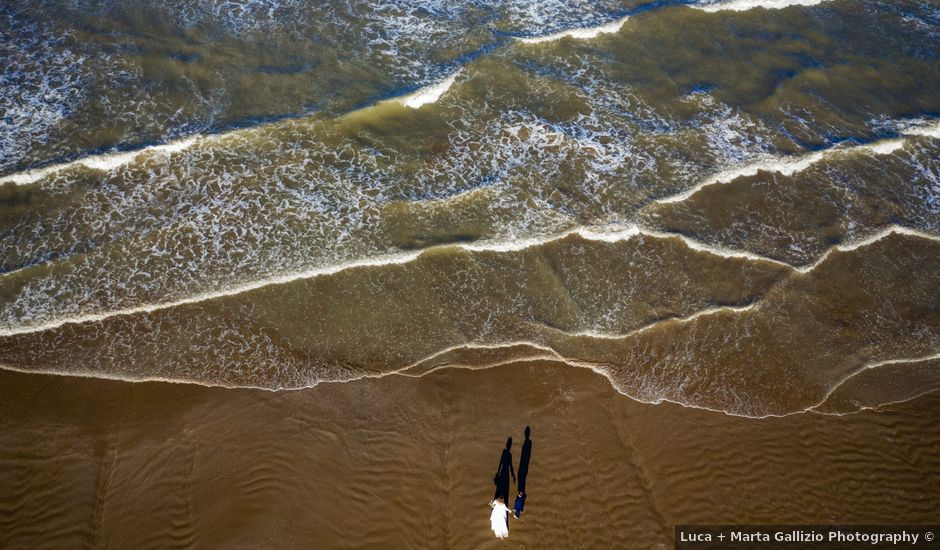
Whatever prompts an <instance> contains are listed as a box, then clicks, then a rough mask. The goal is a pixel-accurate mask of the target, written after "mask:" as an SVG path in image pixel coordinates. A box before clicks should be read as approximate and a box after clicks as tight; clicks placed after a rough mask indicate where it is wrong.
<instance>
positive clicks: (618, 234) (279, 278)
mask: <svg viewBox="0 0 940 550" xmlns="http://www.w3.org/2000/svg"><path fill="white" fill-rule="evenodd" d="M895 233H896V234H899V235H908V236H914V237H918V238H922V239H928V240H932V241H936V242H940V237H938V236H936V235H932V234H930V233H925V232H923V231H918V230H916V229H909V228H906V227H901V226H895V225H893V226H890V227H887V228H885V229H883V230H881V231H879V232H877V233H875V234H873V235H871V236H869V237H868V238H865V239H863V240H860V241H857V242H854V243H850V244H841V245H836V246H833V247H832V248H830V249H828V250H827V251H826V252H825V254H823V255H822V256H821V257H820V258H819V260H817V261H816V262H814V263H813V264H810V265H809V266H806V267H802V268H797V267H794V266H792V265H790V264H787V263H785V262H781V261H779V260H774V259H773V258H767V257H765V256H760V255H758V254H752V253H750V252H740V251H737V250H729V249H726V248H720V247H715V246H710V245H707V244H702V243H699V242H697V241H694V240H692V239H690V238H688V237H686V236H684V235H680V234H677V233H664V232H660V231H651V230H648V229H644V228H640V227H638V226H628V227H626V228H624V229H620V230H614V231H602V230H601V229H600V228H598V229H594V228H587V227H580V228H576V229H571V230H569V231H566V232H564V233H561V234H556V235H552V236H548V237H543V238H532V239H524V240H521V241H508V242H499V241H496V242H493V243H489V244H484V243H474V244H446V245H436V246H432V247H429V248H425V249H421V250H417V251H413V252H405V253H399V254H388V255H382V256H375V257H371V258H365V259H361V260H355V261H351V262H346V263H342V264H336V265H332V266H325V267H316V268H312V269H307V270H303V271H299V272H293V273H286V274H282V275H276V276H274V277H270V278H267V279H260V280H257V281H252V282H248V283H244V284H239V285H235V286H232V287H229V288H225V289H220V290H214V291H211V292H204V293H200V294H195V295H193V296H190V297H186V298H181V299H178V300H171V301H166V302H158V303H154V304H145V305H141V306H135V307H129V308H120V309H114V310H110V311H102V312H96V313H85V314H79V315H73V316H68V317H60V318H58V319H52V320H49V321H45V322H42V323H36V324H28V325H20V326H16V327H10V328H3V329H0V337H9V336H15V335H18V334H30V333H34V332H42V331H45V330H50V329H54V328H58V327H61V326H63V325H66V324H77V323H92V322H100V321H104V320H106V319H109V318H111V317H119V316H124V315H134V314H139V313H152V312H155V311H160V310H164V309H170V308H174V307H178V306H182V305H188V304H195V303H200V302H205V301H209V300H214V299H218V298H224V297H227V296H235V295H238V294H243V293H245V292H250V291H252V290H257V289H260V288H264V287H267V286H274V285H281V284H287V283H291V282H294V281H299V280H305V279H313V278H316V277H322V276H328V275H334V274H336V273H340V272H342V271H346V270H350V269H357V268H362V267H382V266H387V265H401V264H406V263H409V262H413V261H415V260H416V259H418V258H419V257H420V256H421V255H422V254H424V253H426V252H430V251H433V250H443V249H448V248H456V249H459V250H466V251H469V252H510V251H521V250H525V249H527V248H532V247H535V246H541V245H544V244H548V243H550V242H555V241H559V240H562V239H565V238H567V237H569V236H572V235H578V236H580V237H581V238H583V239H585V240H589V241H602V242H621V241H626V240H629V239H631V238H633V237H637V236H641V237H642V236H646V237H653V238H658V239H672V238H675V239H679V240H680V241H682V242H683V244H685V245H686V246H687V247H688V248H689V249H691V250H695V251H699V252H704V253H706V254H711V255H713V256H718V257H721V258H728V259H742V260H747V261H759V262H767V263H771V264H774V265H778V266H781V267H784V268H786V269H790V270H794V271H796V272H800V273H807V272H810V271H812V270H814V269H816V267H817V266H818V265H820V264H821V263H822V262H823V261H825V260H826V258H828V257H829V255H830V254H831V253H832V252H833V251H843V252H844V251H851V250H855V249H857V248H860V247H864V246H868V245H870V244H872V243H874V242H876V241H879V240H881V239H883V238H885V237H887V236H889V235H891V234H895Z"/></svg>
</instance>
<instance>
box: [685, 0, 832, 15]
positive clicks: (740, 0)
mask: <svg viewBox="0 0 940 550" xmlns="http://www.w3.org/2000/svg"><path fill="white" fill-rule="evenodd" d="M825 1H826V0H724V1H720V2H714V3H709V4H698V5H694V6H693V7H694V8H696V9H699V10H702V11H707V12H718V11H747V10H752V9H755V8H765V9H769V10H777V9H782V8H786V7H789V6H815V5H816V4H821V3H822V2H825Z"/></svg>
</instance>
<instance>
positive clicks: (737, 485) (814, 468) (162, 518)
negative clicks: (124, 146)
mask: <svg viewBox="0 0 940 550" xmlns="http://www.w3.org/2000/svg"><path fill="white" fill-rule="evenodd" d="M938 410H940V395H938V394H937V393H936V392H934V393H931V394H928V395H925V396H921V397H919V398H917V399H915V400H913V401H910V402H907V403H902V404H895V405H890V406H887V407H884V408H883V409H882V410H880V411H873V410H867V411H863V412H860V413H857V414H849V415H845V416H827V415H822V414H816V413H804V414H797V415H792V416H788V417H784V418H767V419H762V420H755V419H748V418H741V417H732V416H728V415H725V414H722V413H715V412H709V411H704V410H698V409H690V408H685V407H681V406H678V405H674V404H668V403H665V404H660V405H649V404H641V403H637V402H635V401H633V400H631V399H628V398H626V397H624V396H622V395H620V394H618V393H616V392H615V391H614V390H613V389H612V388H611V386H610V385H609V383H608V382H607V380H606V379H604V378H602V377H600V376H598V375H596V374H594V373H592V372H591V371H589V370H586V369H578V368H573V367H570V366H565V365H559V364H553V363H546V362H528V363H516V364H511V365H506V366H501V367H496V368H491V369H486V370H467V369H443V370H438V371H434V372H431V373H429V374H427V375H425V376H423V377H420V378H411V377H405V376H386V377H383V378H378V379H365V380H359V381H354V382H347V383H323V384H321V385H319V386H317V387H315V388H312V389H308V390H298V391H282V392H269V391H264V390H248V389H223V388H209V387H203V386H198V385H189V384H170V383H159V382H146V383H128V382H119V381H108V380H100V379H83V378H73V377H64V376H49V375H39V374H19V373H12V372H2V373H0V418H2V419H3V430H2V431H0V472H2V475H0V495H2V496H0V547H3V548H53V547H55V548H81V547H95V548H169V547H196V548H363V547H366V548H370V547H371V548H422V547H423V548H517V547H518V548H579V547H581V548H601V547H603V548H670V547H671V546H672V526H673V525H675V524H681V523H771V522H773V523H781V522H790V523H867V522H895V523H917V522H929V521H933V520H936V517H937V516H936V514H937V510H938V509H940V477H938V476H937V475H936V473H937V472H938V471H940V423H938V422H937V420H938V415H937V411H938ZM527 424H528V425H530V426H531V427H532V441H533V452H532V461H531V464H530V470H529V476H528V481H527V485H528V495H529V498H528V501H527V504H526V511H525V514H524V516H523V517H524V519H523V521H521V522H512V523H511V524H510V538H509V539H508V540H507V541H506V542H503V543H500V542H499V541H497V540H495V539H494V538H493V536H492V533H491V532H490V531H489V525H488V518H489V508H488V507H487V502H488V500H489V499H490V498H491V496H492V493H493V484H492V477H493V473H494V471H495V469H496V466H497V463H498V461H499V457H500V451H501V450H502V447H503V443H504V441H505V438H506V437H507V436H512V437H513V438H514V442H515V444H514V446H513V458H514V461H515V463H516V465H517V466H518V460H519V453H520V450H521V446H522V440H523V436H522V432H523V429H524V428H525V426H526V425H527ZM513 487H514V486H513Z"/></svg>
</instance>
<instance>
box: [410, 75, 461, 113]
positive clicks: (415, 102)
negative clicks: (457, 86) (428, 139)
mask: <svg viewBox="0 0 940 550" xmlns="http://www.w3.org/2000/svg"><path fill="white" fill-rule="evenodd" d="M459 74H460V70H458V71H456V72H454V73H453V74H451V75H450V76H448V77H447V78H445V79H444V80H441V81H440V82H436V83H434V84H431V85H429V86H425V87H424V88H421V89H420V90H418V91H416V92H414V93H413V94H410V95H407V96H405V97H402V98H399V99H398V101H400V102H401V104H402V105H404V106H405V107H410V108H412V109H420V108H421V107H423V106H425V105H427V104H429V103H436V102H437V100H439V99H440V98H441V96H443V95H444V94H445V93H446V92H447V90H449V89H450V87H451V86H453V84H454V82H455V81H456V80H457V76H458V75H459Z"/></svg>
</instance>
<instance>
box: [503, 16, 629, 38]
mask: <svg viewBox="0 0 940 550" xmlns="http://www.w3.org/2000/svg"><path fill="white" fill-rule="evenodd" d="M629 18H630V17H629V16H627V17H622V18H620V19H618V20H616V21H611V22H610V23H605V24H603V25H598V26H596V27H583V28H577V29H568V30H564V31H559V32H556V33H552V34H548V35H545V36H532V37H517V38H516V40H517V41H519V42H522V43H523V44H540V43H543V42H551V41H553V40H561V39H562V38H574V39H577V40H588V39H591V38H597V37H598V36H600V35H602V34H613V33H615V32H617V31H619V30H620V28H621V27H623V25H624V23H626V22H627V19H629Z"/></svg>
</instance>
